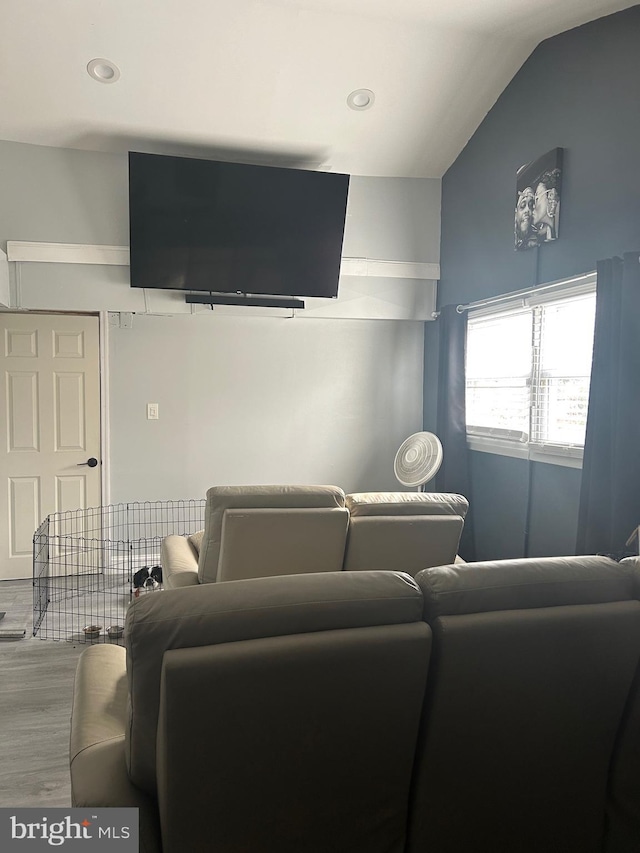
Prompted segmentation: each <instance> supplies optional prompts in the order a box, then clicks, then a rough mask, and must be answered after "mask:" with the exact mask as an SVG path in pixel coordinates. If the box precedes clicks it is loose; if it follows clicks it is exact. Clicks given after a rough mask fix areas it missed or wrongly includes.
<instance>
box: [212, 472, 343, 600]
mask: <svg viewBox="0 0 640 853" xmlns="http://www.w3.org/2000/svg"><path fill="white" fill-rule="evenodd" d="M344 499H345V498H344V492H343V491H342V489H339V488H338V487H336V486H279V485H276V486H270V485H267V486H216V487H214V488H211V489H209V491H208V492H207V505H206V510H205V527H204V533H203V536H202V541H201V543H200V548H199V559H198V577H199V580H200V583H215V582H216V581H218V580H221V579H223V577H224V578H225V579H231V578H238V577H241V576H244V577H266V576H268V575H270V574H272V573H273V569H274V567H277V566H278V565H281V566H282V567H283V568H286V567H285V565H284V560H281V559H280V556H281V555H282V554H283V549H285V548H286V549H287V551H286V555H287V558H288V559H289V560H291V558H293V561H294V562H295V564H296V565H297V566H299V567H302V568H299V569H298V571H315V569H307V568H304V567H305V566H306V565H313V566H316V565H318V561H317V557H316V548H317V547H319V546H320V547H321V548H325V549H326V552H325V553H326V555H327V556H328V558H329V559H330V561H331V563H332V569H337V568H338V567H337V566H335V564H334V562H333V561H334V559H335V558H334V557H333V554H334V552H336V551H338V552H340V551H341V552H342V554H344V544H345V539H346V528H347V523H348V513H347V512H346V510H345V509H344ZM259 509H263V510H271V511H272V512H271V514H270V515H269V521H270V522H271V523H272V524H275V523H276V521H277V512H276V511H277V510H281V511H283V513H284V516H283V518H282V519H281V521H280V522H279V523H278V529H277V530H275V529H274V531H273V534H272V535H270V534H269V531H268V529H267V527H266V522H262V521H261V516H260V515H259V513H252V514H251V515H250V516H249V515H246V516H242V515H241V514H238V512H236V511H239V510H259ZM293 510H325V512H318V513H317V514H316V515H315V516H314V515H313V514H307V515H306V516H305V515H304V514H303V515H302V516H301V517H300V522H301V524H302V525H304V532H305V534H306V536H305V537H304V538H303V537H302V536H300V535H299V534H298V535H296V534H295V533H294V531H293V530H290V531H289V528H288V525H290V524H291V525H295V524H296V523H297V516H296V515H295V514H292V511H293ZM326 510H340V512H334V513H332V514H331V513H328V512H326ZM228 513H233V518H232V520H230V521H228V522H227V514H228ZM251 525H255V527H256V533H255V536H256V540H255V541H256V544H257V545H258V542H259V547H256V548H252V547H251V543H250V542H247V543H245V546H244V550H243V551H242V552H241V553H240V552H239V550H238V549H239V546H240V542H239V541H238V539H237V538H236V539H235V540H234V542H233V544H232V545H230V550H227V552H226V555H225V554H223V548H224V541H223V537H224V536H225V532H228V533H229V535H230V536H233V535H234V534H236V533H238V534H239V535H241V536H248V537H250V538H252V537H253V536H254V533H253V532H252V531H251V530H250V529H249V528H250V526H251ZM240 528H242V529H241V530H240ZM287 531H288V532H289V533H291V534H292V535H293V536H295V543H296V547H295V549H294V548H293V547H292V546H291V545H287V543H288V542H290V541H291V540H290V539H289V535H288V534H287ZM285 534H287V535H285ZM325 538H327V539H328V540H330V541H327V542H326V543H325V542H323V541H322V540H323V539H325ZM223 556H224V557H225V558H230V559H231V560H232V562H231V564H230V565H227V566H225V565H223V563H222V558H223ZM245 557H246V558H247V559H248V571H249V574H247V575H241V571H242V569H241V565H240V563H239V562H238V559H240V558H245ZM225 562H226V560H225ZM261 563H262V564H263V565H264V570H262V571H261V570H260V568H259V566H260V564H261Z"/></svg>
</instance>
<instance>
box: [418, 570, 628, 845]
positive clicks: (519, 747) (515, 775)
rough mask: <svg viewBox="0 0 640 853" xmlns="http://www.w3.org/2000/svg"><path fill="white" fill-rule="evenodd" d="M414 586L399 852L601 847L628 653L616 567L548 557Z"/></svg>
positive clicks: (441, 574) (452, 573)
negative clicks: (421, 606) (427, 667)
mask: <svg viewBox="0 0 640 853" xmlns="http://www.w3.org/2000/svg"><path fill="white" fill-rule="evenodd" d="M416 580H417V582H418V584H419V585H420V587H421V589H422V590H423V594H424V596H425V618H426V619H427V621H428V622H429V623H430V624H431V626H432V629H433V631H434V653H433V668H432V675H431V676H430V681H429V685H428V691H427V698H426V703H425V715H424V718H423V726H422V731H421V740H420V746H419V749H418V754H417V759H416V777H415V783H414V790H413V805H412V815H411V823H410V837H409V845H408V851H409V853H418V851H423V850H426V849H430V848H431V849H434V850H445V849H446V850H485V849H486V850H492V851H496V853H502V851H504V853H507V851H512V850H518V851H519V853H539V851H541V850H546V849H550V845H551V847H553V849H554V850H555V849H557V850H562V851H563V853H591V851H593V853H595V851H599V850H601V845H602V838H603V827H604V813H605V797H606V786H607V778H608V771H609V763H610V760H611V756H612V752H613V747H614V742H615V738H616V733H617V729H618V725H619V722H620V718H621V715H622V710H623V708H624V705H625V701H626V697H627V694H628V692H629V687H630V684H631V681H632V678H633V674H634V671H635V667H636V663H637V660H638V655H639V654H640V603H638V602H637V601H633V600H631V598H632V583H631V578H630V573H629V572H628V570H625V568H624V567H621V566H619V565H618V564H617V563H614V562H612V561H611V560H608V559H607V558H605V557H574V558H558V559H553V558H549V559H539V560H511V561H501V562H496V563H475V564H473V563H469V564H463V565H455V566H446V567H441V568H433V569H428V570H427V571H424V572H420V574H418V576H417V578H416Z"/></svg>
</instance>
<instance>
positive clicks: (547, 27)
mask: <svg viewBox="0 0 640 853" xmlns="http://www.w3.org/2000/svg"><path fill="white" fill-rule="evenodd" d="M632 5H635V4H634V3H630V2H625V0H536V2H535V3H533V2H531V0H3V2H2V19H1V20H2V47H1V48H0V139H5V140H13V141H19V142H30V143H35V144H38V145H53V146H62V147H68V148H86V149H93V150H98V151H126V150H129V149H132V150H138V151H152V152H153V151H156V152H161V153H174V154H196V155H204V156H211V157H212V158H216V157H217V158H218V159H239V160H248V161H253V162H273V163H282V164H285V165H307V166H312V167H318V168H322V169H333V170H334V171H340V172H349V173H351V174H357V175H389V176H397V175H404V176H426V177H439V176H441V175H442V174H443V173H444V172H445V171H446V169H447V168H448V167H449V165H450V164H451V163H452V162H453V161H454V160H455V158H456V157H457V155H458V154H459V153H460V151H461V150H462V148H463V147H464V145H465V144H466V142H467V140H468V139H469V138H470V136H471V135H472V134H473V132H474V131H475V130H476V128H477V127H478V125H479V124H480V122H481V121H482V119H483V118H484V116H485V115H486V113H487V112H488V110H489V109H490V108H491V106H492V105H493V104H494V103H495V101H496V99H497V97H498V96H499V95H500V93H501V92H502V91H503V89H504V88H505V86H506V85H507V84H508V82H509V81H510V80H511V78H512V77H513V75H514V74H515V72H516V71H517V70H518V68H519V67H520V66H521V65H522V63H523V62H524V61H525V60H526V58H527V57H528V56H529V54H530V53H531V51H532V50H533V48H534V47H535V46H536V45H537V44H538V43H539V42H540V41H541V40H542V39H544V38H547V37H549V36H551V35H555V34H556V33H559V32H562V31H563V30H566V29H570V28H571V27H574V26H577V25H579V24H582V23H585V22H587V21H589V20H593V19H595V18H599V17H601V16H603V15H607V14H609V13H611V12H616V11H619V10H621V9H624V8H627V7H629V6H632ZM96 57H105V58H107V59H110V60H112V61H113V62H115V63H116V64H117V65H118V66H119V68H120V70H121V78H120V80H119V81H118V82H117V83H113V84H109V85H105V84H101V83H97V82H95V81H94V80H92V79H91V78H90V77H89V76H88V74H87V72H86V65H87V63H88V62H89V61H90V60H91V59H94V58H96ZM361 87H364V88H368V89H372V90H373V91H374V92H375V95H376V101H375V105H374V106H373V108H372V109H370V110H367V111H363V112H354V111H352V110H350V109H349V108H348V107H347V105H346V97H347V95H348V94H349V92H351V91H352V90H353V89H356V88H361Z"/></svg>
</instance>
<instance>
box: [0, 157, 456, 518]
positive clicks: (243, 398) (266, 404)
mask: <svg viewBox="0 0 640 853" xmlns="http://www.w3.org/2000/svg"><path fill="white" fill-rule="evenodd" d="M0 177H1V180H2V187H3V192H2V195H1V196H0V243H5V242H6V241H7V240H20V241H42V242H63V243H95V244H108V245H127V243H128V211H127V161H126V157H125V156H124V155H112V154H100V153H94V152H85V151H70V150H59V149H52V148H44V147H38V146H31V145H22V144H19V143H11V142H0ZM439 223H440V182H439V181H436V180H433V179H420V180H416V181H413V180H404V179H394V178H360V177H358V178H353V180H352V185H351V191H350V196H349V206H348V211H347V227H346V233H345V244H344V254H345V255H347V256H354V257H368V258H374V259H382V260H398V261H415V262H421V261H426V262H431V263H437V262H438V260H439V228H440V225H439ZM16 278H17V279H18V281H17V283H15V282H14V290H15V288H16V287H17V290H18V295H19V297H20V300H21V301H20V302H19V304H20V305H21V306H22V307H26V308H38V309H44V310H47V309H49V310H54V309H62V308H64V309H65V310H80V311H97V310H104V311H108V310H116V311H123V310H124V311H136V312H140V313H136V314H135V316H134V319H133V327H132V328H131V329H121V328H119V327H114V326H110V327H109V336H108V337H109V342H108V343H109V352H110V356H109V407H110V419H109V426H110V442H111V478H110V479H111V500H112V501H125V500H146V499H149V500H153V499H165V498H166V499H168V498H182V497H197V496H200V495H203V494H204V490H205V489H206V488H207V487H208V486H210V485H212V484H213V483H241V482H258V483H259V482H274V481H275V482H278V481H280V482H283V481H289V482H324V483H335V484H337V485H340V486H342V487H343V488H345V489H347V490H349V491H353V490H369V489H385V488H395V487H396V483H395V480H394V477H393V467H392V466H393V458H394V454H395V451H396V449H397V446H398V445H399V444H400V442H401V441H402V440H403V439H404V438H405V437H406V436H407V435H408V434H409V433H411V432H414V431H416V430H418V429H420V428H421V426H422V375H423V356H422V335H423V324H422V323H419V322H411V321H403V322H400V321H387V320H341V319H309V318H304V319H302V318H296V319H284V318H282V317H278V316H274V312H271V313H269V311H266V312H264V313H263V314H262V315H260V316H251V315H243V316H221V315H220V313H219V312H217V313H216V314H213V313H212V312H208V311H207V312H201V313H198V314H191V313H188V312H189V308H188V306H186V305H185V303H184V300H183V297H182V296H180V295H179V294H178V295H174V294H169V293H161V294H156V293H152V294H151V293H150V296H149V298H148V299H147V303H146V304H145V298H144V294H143V293H142V292H141V291H139V290H135V291H134V290H131V289H130V288H129V283H128V268H125V267H107V266H104V267H102V266H79V265H63V264H21V265H20V269H19V273H18V275H17V277H16ZM392 285H393V282H390V283H388V284H387V285H385V286H386V287H388V288H390V287H391V286H392ZM147 310H152V311H158V312H160V313H161V314H169V313H172V314H174V315H175V316H154V315H153V314H145V313H144V312H145V311H147ZM147 402H157V403H159V405H160V419H159V420H158V421H147V420H146V404H147Z"/></svg>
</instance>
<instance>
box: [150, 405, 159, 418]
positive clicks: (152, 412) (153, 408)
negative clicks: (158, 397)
mask: <svg viewBox="0 0 640 853" xmlns="http://www.w3.org/2000/svg"><path fill="white" fill-rule="evenodd" d="M159 417H160V415H159V413H158V404H157V403H147V420H148V421H157V420H158V418H159Z"/></svg>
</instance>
